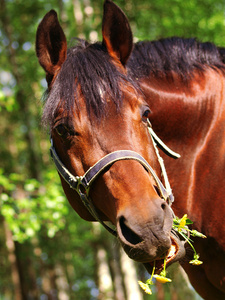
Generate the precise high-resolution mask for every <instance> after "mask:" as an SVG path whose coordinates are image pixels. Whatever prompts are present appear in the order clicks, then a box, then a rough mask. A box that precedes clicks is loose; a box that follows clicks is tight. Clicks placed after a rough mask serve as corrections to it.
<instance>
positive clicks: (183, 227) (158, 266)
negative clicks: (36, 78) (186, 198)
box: [138, 214, 206, 295]
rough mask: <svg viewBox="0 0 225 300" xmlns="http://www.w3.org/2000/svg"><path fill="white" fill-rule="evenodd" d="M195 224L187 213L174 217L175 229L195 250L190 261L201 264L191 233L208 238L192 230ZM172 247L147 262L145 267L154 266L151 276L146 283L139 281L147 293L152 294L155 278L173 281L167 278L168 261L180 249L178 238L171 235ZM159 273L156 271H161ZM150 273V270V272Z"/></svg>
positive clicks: (164, 281) (172, 258) (163, 281)
mask: <svg viewBox="0 0 225 300" xmlns="http://www.w3.org/2000/svg"><path fill="white" fill-rule="evenodd" d="M191 224H193V223H192V221H191V220H189V219H188V218H187V215H186V214H185V215H184V216H183V217H182V218H181V219H179V218H178V217H175V218H174V219H173V230H174V231H175V233H176V234H177V235H178V236H181V237H182V238H183V239H184V241H185V242H187V243H188V244H189V245H190V247H191V248H192V250H193V252H194V256H193V258H194V259H193V260H191V261H190V262H189V263H190V264H193V265H200V264H202V263H203V262H202V261H200V260H199V255H198V254H197V252H196V250H195V248H194V246H193V245H192V241H191V240H190V235H192V236H195V237H201V238H206V236H205V235H204V234H202V233H200V232H198V231H197V230H190V229H189V228H188V225H191ZM171 242H172V244H171V247H170V249H169V250H168V251H167V253H165V255H164V256H163V257H160V258H156V259H155V260H154V261H152V262H149V263H146V264H145V267H146V269H147V270H149V269H150V268H148V266H149V265H150V266H151V268H152V271H151V278H149V279H148V280H147V281H146V282H145V283H143V282H142V281H138V283H139V285H140V287H141V288H142V289H143V290H144V291H145V292H146V293H147V294H150V295H151V294H152V291H151V288H150V286H151V285H153V284H154V282H153V280H152V279H153V278H155V279H156V280H157V281H159V282H161V283H166V282H171V281H172V280H171V279H169V278H166V266H167V264H168V263H170V262H172V261H173V260H174V258H175V257H176V255H177V253H178V251H179V245H178V244H177V242H176V240H175V239H174V238H173V237H171ZM159 272H160V274H159V275H157V274H155V273H159ZM149 273H150V272H149Z"/></svg>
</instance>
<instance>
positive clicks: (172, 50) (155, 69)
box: [128, 37, 225, 80]
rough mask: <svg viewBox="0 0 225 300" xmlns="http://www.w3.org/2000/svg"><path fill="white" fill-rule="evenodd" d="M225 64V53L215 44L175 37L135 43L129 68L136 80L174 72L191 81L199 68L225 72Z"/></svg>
mask: <svg viewBox="0 0 225 300" xmlns="http://www.w3.org/2000/svg"><path fill="white" fill-rule="evenodd" d="M224 61H225V50H224V49H222V48H217V47H216V46H215V45H214V44H212V43H209V42H207V43H200V42H198V41H197V40H196V39H194V38H190V39H183V38H178V37H172V38H166V39H160V40H158V41H152V42H148V41H144V42H138V43H136V44H135V46H134V50H133V52H132V55H131V57H130V59H129V61H128V69H129V71H130V73H131V75H132V76H133V77H136V78H142V77H145V76H149V75H150V74H154V75H155V76H162V75H163V76H165V75H167V74H168V73H169V72H171V71H172V72H175V73H176V74H178V75H180V77H181V78H182V79H183V80H188V79H189V78H190V77H191V75H192V73H193V71H194V70H196V69H198V70H201V71H204V69H205V68H206V67H210V68H214V69H220V70H222V71H224Z"/></svg>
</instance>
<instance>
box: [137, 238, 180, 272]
mask: <svg viewBox="0 0 225 300" xmlns="http://www.w3.org/2000/svg"><path fill="white" fill-rule="evenodd" d="M184 244H185V242H184V241H181V240H180V239H179V238H178V237H177V236H176V235H175V234H173V233H171V247H170V249H169V250H168V251H167V252H166V253H165V256H164V257H159V258H156V259H155V260H154V261H151V262H148V263H144V264H143V265H144V266H145V268H146V270H147V271H148V273H149V274H152V271H153V268H154V267H155V270H154V273H155V274H159V273H160V272H161V271H162V270H163V268H164V260H165V257H166V267H168V266H170V265H171V264H173V263H175V262H177V261H181V260H182V259H183V258H184V257H185V255H186V250H185V246H184Z"/></svg>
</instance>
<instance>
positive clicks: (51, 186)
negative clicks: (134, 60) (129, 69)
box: [0, 0, 225, 300]
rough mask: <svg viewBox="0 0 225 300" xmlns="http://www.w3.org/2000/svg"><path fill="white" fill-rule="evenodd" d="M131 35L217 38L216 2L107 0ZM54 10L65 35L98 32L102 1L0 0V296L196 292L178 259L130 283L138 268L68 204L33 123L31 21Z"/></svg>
mask: <svg viewBox="0 0 225 300" xmlns="http://www.w3.org/2000/svg"><path fill="white" fill-rule="evenodd" d="M115 3H116V4H118V5H119V6H120V7H121V8H122V9H123V10H124V12H125V13H126V15H127V16H128V19H129V21H130V24H131V27H132V30H133V34H134V39H135V41H138V40H143V39H149V40H154V39H158V38H162V37H168V36H181V37H197V38H198V39H199V40H201V41H211V42H214V43H215V44H216V45H218V46H225V15H224V14H225V1H224V0H204V1H203V0H189V1H183V0H167V1H166V0H157V1H153V0H140V1H137V0H126V1H125V0H116V1H115ZM52 8H53V9H55V10H56V11H57V12H58V16H59V19H60V22H61V24H62V27H63V29H64V31H65V33H66V37H67V40H68V43H69V44H70V42H71V41H72V39H73V37H80V38H85V39H87V40H89V41H93V42H94V41H96V40H101V39H102V37H101V20H102V11H103V1H102V0H26V1H24V0H0V300H14V299H15V300H25V299H26V300H27V299H35V300H36V299H41V300H47V299H59V300H69V299H78V300H89V299H90V300H91V299H99V300H114V299H115V300H143V299H153V300H154V299H158V300H170V299H171V300H179V299H185V300H189V299H191V300H193V299H200V297H198V296H197V295H196V294H195V292H194V291H193V289H192V288H191V286H190V284H189V283H188V280H187V278H186V276H185V274H184V273H183V272H182V270H181V269H180V268H179V266H178V265H176V266H173V267H171V269H170V271H169V273H170V274H169V275H170V276H171V277H172V278H173V283H171V284H167V285H164V286H162V285H160V284H156V286H155V288H154V289H153V295H152V296H148V295H144V293H143V292H142V291H141V290H140V288H139V287H138V285H137V280H146V279H147V277H148V275H147V274H146V272H145V270H144V269H143V267H142V266H141V265H139V264H134V263H133V262H132V261H131V260H129V259H128V258H127V257H126V255H124V253H123V252H122V251H121V249H120V246H119V244H118V242H117V240H116V239H115V238H113V237H111V236H110V235H109V233H107V232H105V230H102V228H101V227H100V226H99V225H98V224H95V223H88V222H85V221H83V220H82V219H80V218H79V217H78V216H77V214H76V213H75V212H74V211H72V209H71V208H70V206H69V205H68V203H67V201H66V199H65V197H64V195H63V192H62V188H61V185H60V182H59V178H58V175H57V172H56V170H55V168H54V165H53V163H52V161H51V159H50V156H49V146H50V143H49V136H48V132H46V131H45V130H44V129H42V126H41V112H42V107H43V101H42V95H43V93H44V91H45V89H46V81H45V74H44V71H43V70H42V69H41V67H40V66H39V64H38V61H37V59H36V56H35V34H36V29H37V26H38V23H39V22H40V20H41V19H42V18H43V16H44V15H45V14H46V13H47V12H48V11H49V10H50V9H52Z"/></svg>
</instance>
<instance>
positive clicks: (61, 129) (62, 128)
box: [55, 124, 70, 137]
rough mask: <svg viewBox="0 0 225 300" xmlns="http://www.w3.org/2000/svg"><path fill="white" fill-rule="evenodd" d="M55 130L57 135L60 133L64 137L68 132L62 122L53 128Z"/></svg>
mask: <svg viewBox="0 0 225 300" xmlns="http://www.w3.org/2000/svg"><path fill="white" fill-rule="evenodd" d="M55 130H56V132H57V133H58V135H60V136H62V137H66V136H68V135H69V134H70V133H69V129H68V128H67V127H66V126H65V125H63V124H60V125H58V126H57V127H56V128H55Z"/></svg>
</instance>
